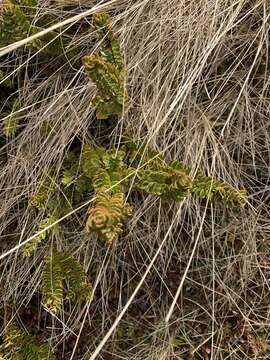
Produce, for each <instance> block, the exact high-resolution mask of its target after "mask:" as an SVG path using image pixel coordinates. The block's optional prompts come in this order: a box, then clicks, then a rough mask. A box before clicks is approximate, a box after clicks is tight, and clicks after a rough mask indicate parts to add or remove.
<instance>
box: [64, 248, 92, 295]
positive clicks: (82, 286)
mask: <svg viewBox="0 0 270 360" xmlns="http://www.w3.org/2000/svg"><path fill="white" fill-rule="evenodd" d="M61 269H62V274H63V275H64V276H65V278H66V280H67V281H68V283H69V289H68V292H67V298H68V299H73V298H74V297H75V296H77V297H78V299H79V300H81V301H84V300H88V299H90V298H91V295H92V286H91V284H90V283H89V282H88V278H87V275H86V273H85V271H84V269H83V267H82V265H81V264H80V263H79V262H78V261H77V260H76V259H74V258H73V257H72V256H71V255H70V254H69V253H63V254H61Z"/></svg>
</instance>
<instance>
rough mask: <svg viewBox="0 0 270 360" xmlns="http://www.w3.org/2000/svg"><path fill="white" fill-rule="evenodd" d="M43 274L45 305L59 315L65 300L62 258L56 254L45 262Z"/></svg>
mask: <svg viewBox="0 0 270 360" xmlns="http://www.w3.org/2000/svg"><path fill="white" fill-rule="evenodd" d="M44 263H45V265H44V269H43V273H42V293H43V298H44V302H45V304H46V305H47V306H48V307H49V308H50V309H51V311H52V312H55V313H57V312H58V311H59V310H60V309H61V305H62V298H63V285H62V269H61V256H60V255H59V254H58V253H54V254H53V255H52V256H47V257H46V258H45V260H44Z"/></svg>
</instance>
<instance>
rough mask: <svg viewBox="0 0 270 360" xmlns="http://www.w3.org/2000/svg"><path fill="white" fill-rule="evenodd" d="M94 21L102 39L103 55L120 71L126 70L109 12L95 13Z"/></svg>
mask: <svg viewBox="0 0 270 360" xmlns="http://www.w3.org/2000/svg"><path fill="white" fill-rule="evenodd" d="M93 17H94V23H95V27H96V31H97V35H98V39H99V41H100V53H101V56H102V57H103V58H104V59H105V60H106V61H108V62H109V63H111V64H114V65H115V66H116V67H117V68H118V69H119V70H120V71H123V70H124V59H123V54H122V50H121V47H120V44H119V41H118V39H117V37H116V35H115V34H114V32H113V31H112V30H111V24H110V17H109V15H108V14H107V13H104V12H103V13H97V14H94V16H93Z"/></svg>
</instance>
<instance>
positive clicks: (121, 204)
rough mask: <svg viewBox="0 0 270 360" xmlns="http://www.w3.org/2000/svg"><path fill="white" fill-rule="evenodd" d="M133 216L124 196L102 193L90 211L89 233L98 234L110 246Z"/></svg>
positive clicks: (87, 225) (121, 194)
mask: <svg viewBox="0 0 270 360" xmlns="http://www.w3.org/2000/svg"><path fill="white" fill-rule="evenodd" d="M131 214H132V208H131V206H130V205H129V204H125V199H124V194H123V193H116V194H110V193H106V192H100V193H98V195H97V199H96V201H95V205H94V207H92V208H90V209H89V211H88V215H89V216H88V220H87V223H86V231H87V232H92V231H94V232H96V233H97V234H98V235H99V236H100V237H101V238H102V239H104V240H105V241H106V242H108V243H109V244H110V243H112V242H113V241H114V240H115V238H116V237H117V236H118V235H119V234H120V233H121V232H122V231H123V223H124V222H125V221H126V220H127V218H128V217H130V216H131Z"/></svg>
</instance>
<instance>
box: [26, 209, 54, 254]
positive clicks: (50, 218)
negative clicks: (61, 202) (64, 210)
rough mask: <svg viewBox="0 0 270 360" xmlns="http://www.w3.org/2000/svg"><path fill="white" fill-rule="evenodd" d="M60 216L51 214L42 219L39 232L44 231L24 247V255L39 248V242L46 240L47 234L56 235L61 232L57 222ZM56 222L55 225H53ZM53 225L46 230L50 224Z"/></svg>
mask: <svg viewBox="0 0 270 360" xmlns="http://www.w3.org/2000/svg"><path fill="white" fill-rule="evenodd" d="M57 220H58V218H57V217H56V216H55V215H53V214H49V215H48V216H47V217H46V218H45V219H42V220H41V222H40V223H39V226H38V232H40V231H43V230H44V231H43V232H42V233H41V234H39V235H37V236H36V237H35V238H33V239H32V240H31V241H29V242H28V243H27V244H26V245H25V247H24V249H23V256H31V255H32V254H33V252H34V251H35V250H36V249H37V247H38V245H39V243H41V241H43V240H45V239H46V237H47V236H55V235H57V233H58V232H59V226H58V225H57V224H55V222H56V221H57ZM53 224H54V225H53ZM50 225H53V226H52V227H51V228H49V229H48V230H45V229H46V228H47V227H48V226H50Z"/></svg>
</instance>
